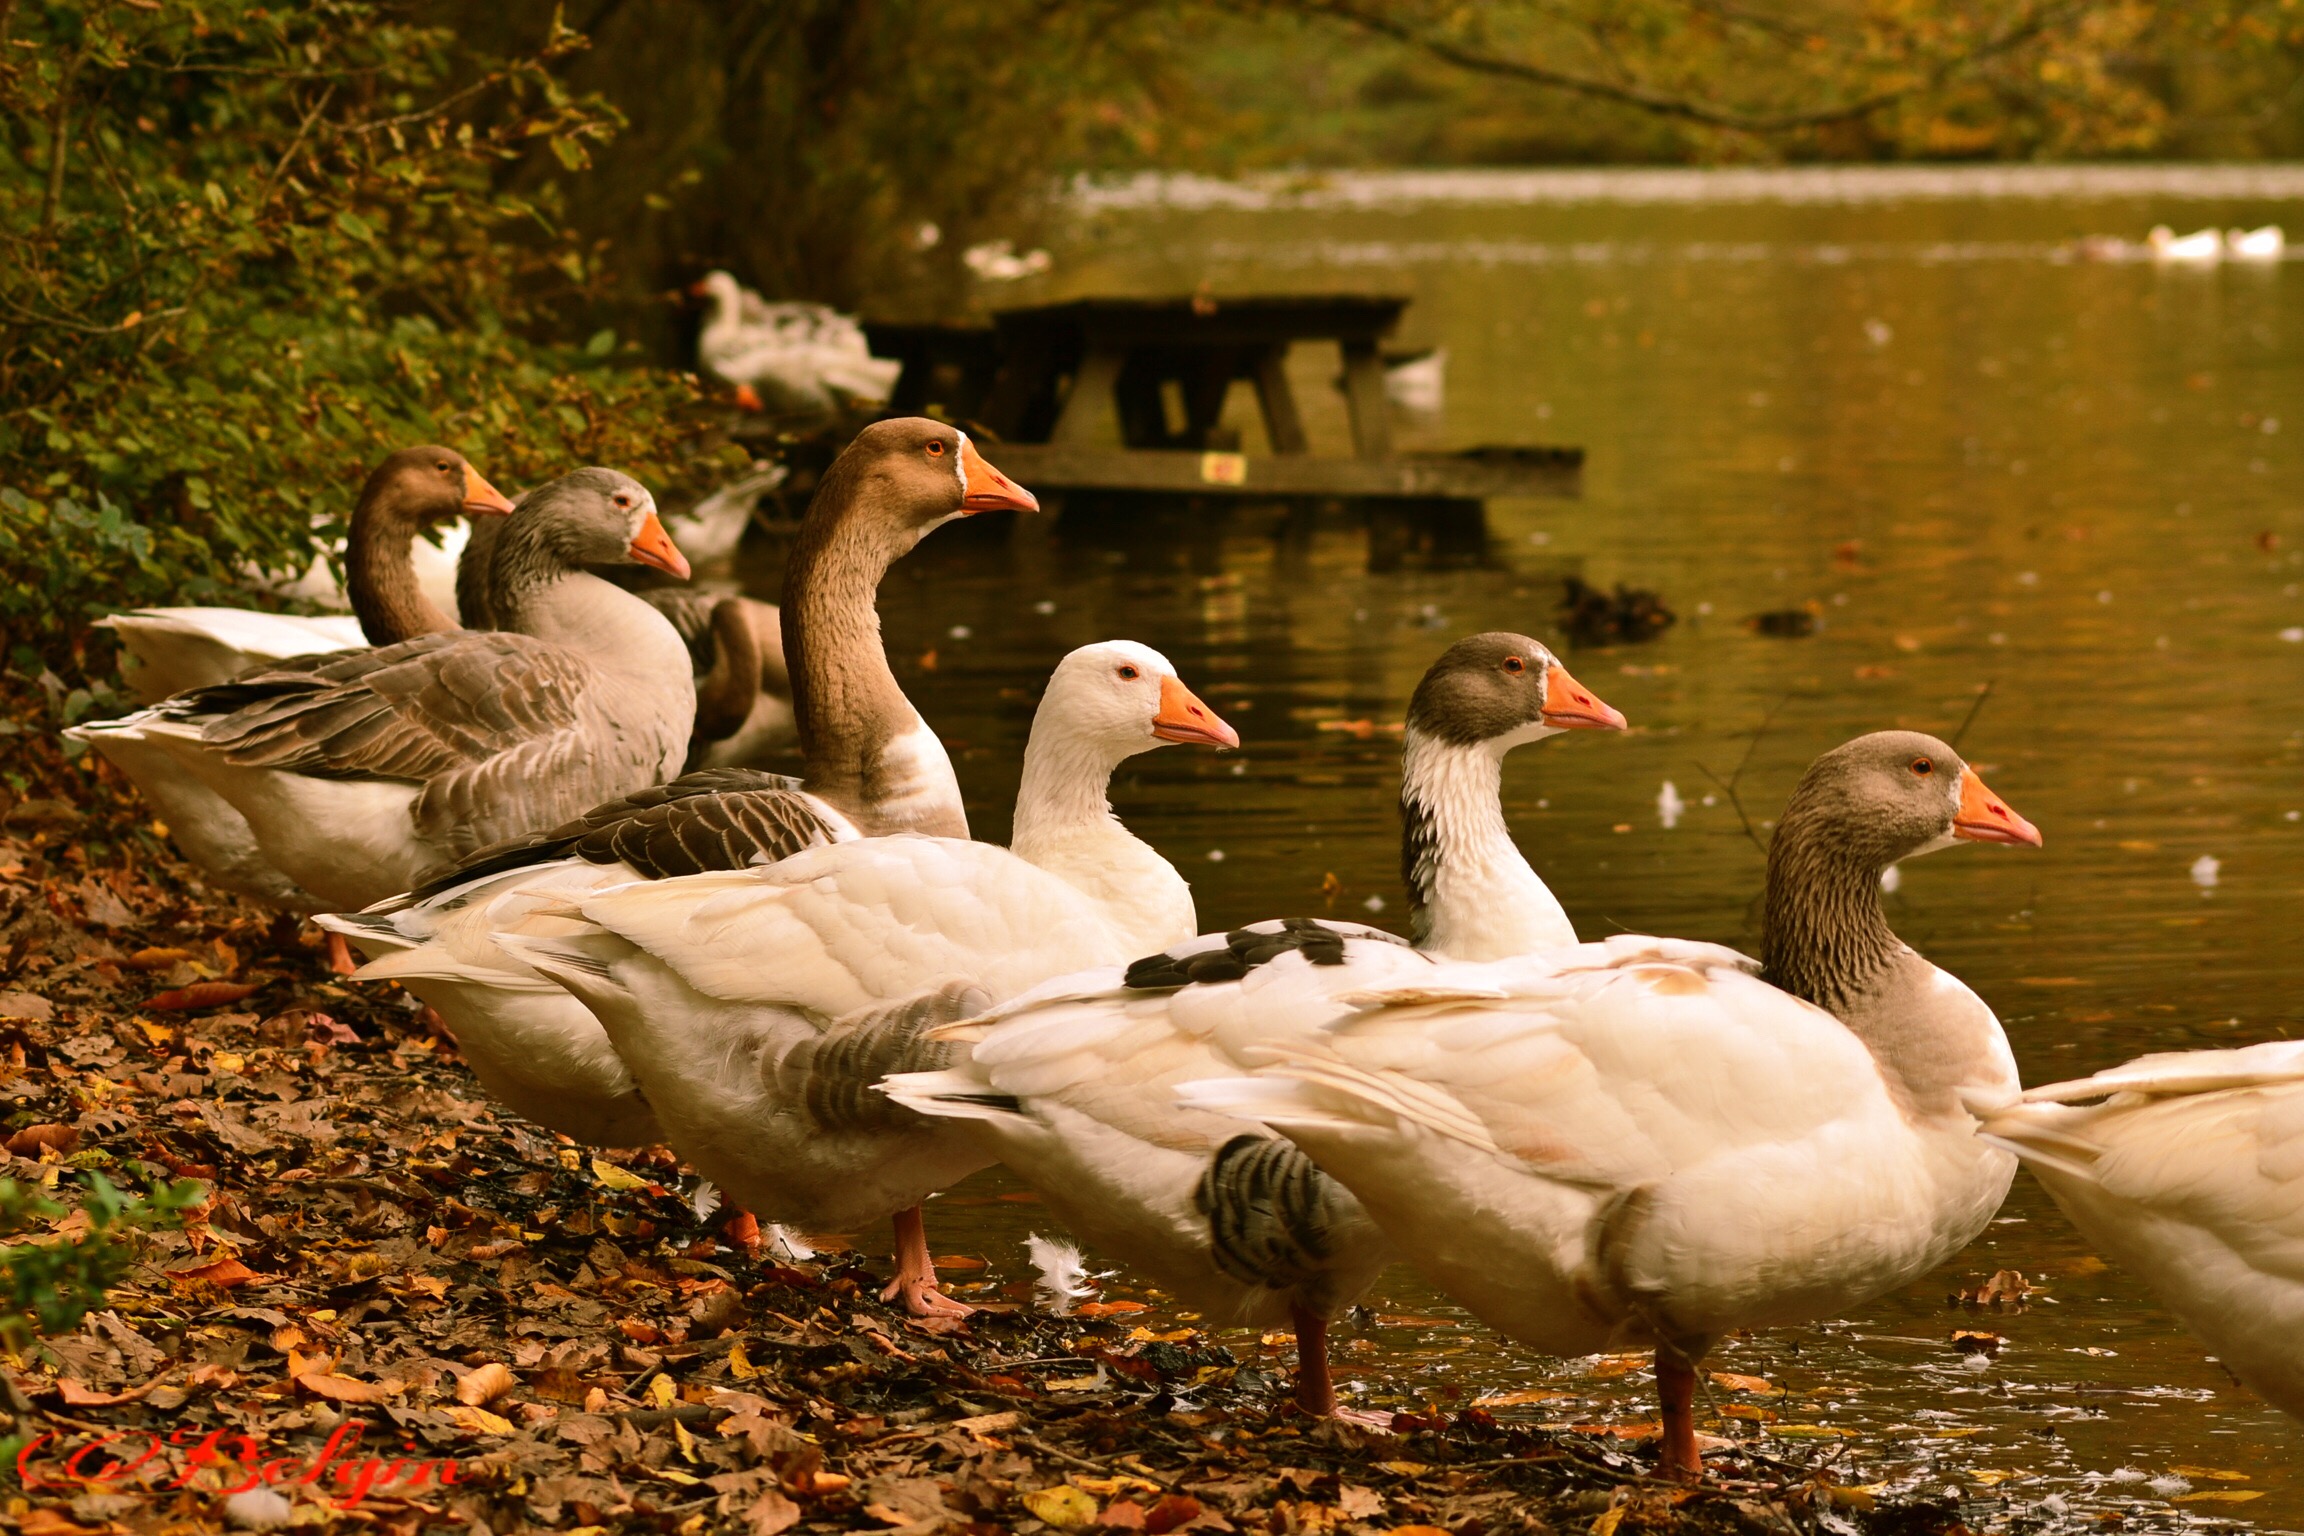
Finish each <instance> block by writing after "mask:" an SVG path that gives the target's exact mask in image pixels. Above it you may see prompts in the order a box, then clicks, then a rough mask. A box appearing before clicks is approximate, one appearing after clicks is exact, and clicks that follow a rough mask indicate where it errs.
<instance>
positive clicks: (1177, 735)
mask: <svg viewBox="0 0 2304 1536" xmlns="http://www.w3.org/2000/svg"><path fill="white" fill-rule="evenodd" d="M1152 734H1153V735H1155V736H1157V737H1159V738H1160V739H1161V740H1162V741H1184V742H1192V743H1194V744H1196V745H1199V746H1203V747H1236V746H1238V745H1240V733H1239V732H1238V731H1236V730H1234V729H1232V727H1231V726H1229V725H1226V724H1225V723H1224V721H1223V720H1222V719H1221V718H1219V717H1218V715H1217V713H1216V711H1214V710H1212V709H1210V708H1209V707H1208V706H1207V705H1205V704H1203V703H1201V702H1200V701H1199V699H1197V698H1195V697H1194V696H1193V693H1192V690H1191V689H1189V688H1187V687H1185V686H1184V685H1183V684H1182V683H1180V682H1178V681H1177V680H1176V679H1175V678H1173V677H1163V678H1162V679H1160V713H1158V714H1156V715H1154V716H1153V717H1152Z"/></svg>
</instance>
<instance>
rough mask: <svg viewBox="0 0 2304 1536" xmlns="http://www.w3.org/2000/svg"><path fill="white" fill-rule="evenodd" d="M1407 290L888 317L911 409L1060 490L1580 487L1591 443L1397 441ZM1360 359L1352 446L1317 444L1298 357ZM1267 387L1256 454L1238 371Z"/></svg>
mask: <svg viewBox="0 0 2304 1536" xmlns="http://www.w3.org/2000/svg"><path fill="white" fill-rule="evenodd" d="M1407 304H1408V301H1407V300H1406V299H1404V298H1391V297H1381V296H1367V295H1357V294H1302V295H1284V296H1267V297H1254V298H1237V299H1234V298H1226V299H1211V298H1207V297H1205V296H1198V297H1193V298H1180V299H1124V298H1123V299H1075V300H1073V301H1071V302H1069V303H1065V304H1049V305H1043V306H1040V307H1038V308H1033V309H1012V310H1007V311H1004V312H1002V313H1000V314H999V315H997V316H995V317H994V328H993V329H992V330H990V331H985V330H981V329H977V330H972V331H970V330H961V329H958V328H952V327H929V326H879V325H876V326H872V327H870V328H869V330H870V332H871V335H872V341H873V350H874V351H876V352H878V353H879V354H880V355H881V356H884V357H896V358H901V359H902V360H903V361H904V364H905V371H904V376H903V377H902V378H901V379H900V380H898V382H897V386H896V394H895V399H894V400H893V401H892V402H891V403H892V405H893V407H894V408H895V409H898V410H919V409H922V408H924V407H925V406H927V405H929V404H931V403H935V404H940V405H942V406H943V407H944V409H945V411H946V413H947V414H949V415H953V416H963V417H973V418H975V419H977V420H979V421H982V422H983V423H984V425H986V426H987V427H990V428H991V429H992V430H993V431H995V432H997V433H998V434H999V435H1000V436H1001V438H1002V439H1003V441H1002V443H1001V446H1000V449H999V462H1000V466H1001V468H1002V469H1004V470H1006V471H1007V472H1008V473H1009V474H1011V475H1013V476H1015V477H1016V478H1017V479H1019V480H1021V481H1023V482H1024V483H1025V484H1027V485H1031V486H1033V487H1035V488H1044V489H1048V490H1055V491H1062V490H1091V491H1108V490H1109V491H1163V492H1186V493H1200V494H1206V493H1218V494H1230V495H1248V496H1266V497H1336V498H1349V499H1354V500H1359V499H1366V498H1379V499H1385V500H1401V499H1407V500H1415V501H1457V502H1462V501H1479V500H1483V499H1485V498H1487V497H1490V496H1559V495H1574V494H1575V493H1576V489H1577V481H1578V474H1579V470H1580V469H1581V467H1582V464H1583V459H1584V454H1583V450H1581V449H1577V448H1534V447H1527V448H1476V449H1472V450H1469V451H1466V452H1461V453H1395V452H1393V450H1392V434H1391V426H1390V422H1389V419H1388V416H1387V414H1386V412H1387V407H1386V403H1385V398H1384V357H1383V354H1382V352H1381V351H1380V343H1381V342H1382V340H1383V338H1384V337H1385V336H1386V335H1388V334H1389V333H1390V332H1391V330H1392V328H1393V327H1394V325H1396V324H1397V323H1398V321H1399V318H1400V311H1401V310H1403V309H1405V308H1406V307H1407ZM1307 341H1309V342H1333V343H1335V344H1336V346H1337V347H1338V348H1339V350H1341V352H1342V353H1343V361H1344V371H1343V385H1344V395H1345V403H1346V406H1347V408H1348V411H1349V415H1350V418H1351V423H1352V452H1353V456H1352V457H1351V458H1321V457H1315V456H1314V455H1312V454H1311V453H1310V452H1309V450H1308V444H1307V442H1306V440H1305V435H1304V425H1303V418H1302V415H1301V413H1300V412H1299V411H1298V409H1297V404H1296V396H1295V393H1294V391H1293V390H1292V389H1291V388H1290V386H1289V382H1288V369H1287V361H1288V352H1289V349H1290V348H1291V347H1293V346H1294V345H1295V344H1296V343H1298V342H1307ZM1242 381H1244V382H1246V383H1248V384H1249V385H1250V386H1252V387H1253V388H1254V390H1255V392H1256V403H1257V407H1258V410H1259V414H1260V415H1261V417H1262V420H1263V425H1264V435H1265V438H1266V440H1267V441H1268V442H1269V444H1270V445H1271V452H1270V453H1268V454H1253V455H1251V454H1244V453H1242V452H1240V444H1239V442H1238V441H1237V434H1236V433H1233V432H1231V431H1228V430H1227V429H1226V428H1225V427H1224V426H1223V425H1222V420H1223V415H1224V403H1225V398H1226V396H1227V395H1228V394H1229V392H1230V390H1231V388H1232V385H1233V384H1234V383H1235V382H1242Z"/></svg>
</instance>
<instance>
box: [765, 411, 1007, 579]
mask: <svg viewBox="0 0 2304 1536" xmlns="http://www.w3.org/2000/svg"><path fill="white" fill-rule="evenodd" d="M819 507H823V508H825V511H826V514H827V515H829V516H834V517H841V518H846V519H850V520H857V521H869V522H871V523H873V524H876V525H878V526H877V531H878V532H879V534H880V535H881V536H882V537H883V538H885V539H887V540H888V541H889V542H891V543H892V544H895V545H896V546H898V548H899V549H900V550H901V549H910V548H911V547H912V546H913V545H914V544H917V543H918V542H920V540H921V539H922V538H924V537H926V536H927V534H928V532H929V531H930V530H931V529H934V528H937V527H940V526H942V525H943V524H945V523H948V522H950V521H951V520H952V519H953V518H955V517H973V516H975V515H977V514H979V513H983V512H999V511H1014V512H1037V511H1039V510H1040V501H1039V498H1038V497H1036V496H1034V495H1033V494H1032V493H1031V492H1030V491H1028V490H1026V489H1024V487H1022V486H1020V485H1018V484H1017V483H1016V482H1015V481H1013V480H1011V479H1009V478H1008V477H1007V476H1006V475H1004V474H1002V473H1000V471H999V470H997V469H994V468H993V467H992V465H991V464H990V463H989V462H987V461H986V459H985V457H984V455H983V454H981V453H978V452H977V451H976V445H975V444H974V443H972V442H970V441H969V439H968V434H967V433H965V432H963V431H961V430H960V429H959V428H958V427H954V426H949V425H947V424H946V423H944V422H941V421H931V420H929V419H928V418H927V417H925V416H900V417H897V418H895V419H894V420H891V421H878V422H874V423H873V424H872V425H871V426H869V427H866V428H865V429H864V430H863V431H861V432H859V433H857V434H856V438H855V441H853V442H851V443H850V444H849V445H848V446H847V447H846V448H845V449H843V450H842V451H841V454H840V457H839V458H838V459H837V460H835V461H834V462H833V465H832V467H831V468H830V469H828V470H826V471H825V474H824V484H823V486H822V487H821V488H820V489H819V490H818V491H817V493H816V503H815V505H812V506H811V507H810V508H809V512H810V514H811V516H814V515H815V514H816V512H817V509H818V508H819Z"/></svg>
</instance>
